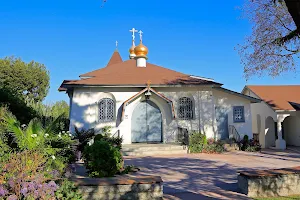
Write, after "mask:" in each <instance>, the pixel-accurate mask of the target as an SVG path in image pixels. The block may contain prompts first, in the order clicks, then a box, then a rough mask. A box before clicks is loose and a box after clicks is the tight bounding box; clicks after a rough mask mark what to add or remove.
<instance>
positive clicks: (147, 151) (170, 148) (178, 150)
mask: <svg viewBox="0 0 300 200" xmlns="http://www.w3.org/2000/svg"><path fill="white" fill-rule="evenodd" d="M122 153H123V155H124V156H153V155H155V156H159V155H171V154H187V147H185V146H181V145H177V144H124V145H122Z"/></svg>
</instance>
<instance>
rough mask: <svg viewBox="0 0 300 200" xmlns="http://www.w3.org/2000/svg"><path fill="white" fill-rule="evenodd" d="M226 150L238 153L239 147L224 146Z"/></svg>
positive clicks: (235, 145)
mask: <svg viewBox="0 0 300 200" xmlns="http://www.w3.org/2000/svg"><path fill="white" fill-rule="evenodd" d="M224 149H225V151H238V150H239V145H238V144H236V143H232V144H224Z"/></svg>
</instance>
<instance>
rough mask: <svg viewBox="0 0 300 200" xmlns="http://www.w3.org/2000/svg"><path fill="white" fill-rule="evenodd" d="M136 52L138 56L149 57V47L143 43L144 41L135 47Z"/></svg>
mask: <svg viewBox="0 0 300 200" xmlns="http://www.w3.org/2000/svg"><path fill="white" fill-rule="evenodd" d="M134 54H135V55H136V56H144V57H147V54H148V48H147V47H146V46H145V45H143V44H142V43H140V44H139V45H137V46H136V47H135V48H134Z"/></svg>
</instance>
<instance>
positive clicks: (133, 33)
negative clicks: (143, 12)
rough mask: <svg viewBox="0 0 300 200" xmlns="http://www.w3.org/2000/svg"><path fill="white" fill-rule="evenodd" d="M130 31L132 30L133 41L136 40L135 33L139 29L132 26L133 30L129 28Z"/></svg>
mask: <svg viewBox="0 0 300 200" xmlns="http://www.w3.org/2000/svg"><path fill="white" fill-rule="evenodd" d="M129 32H132V41H134V40H135V33H137V32H138V30H136V29H135V28H132V29H131V30H129Z"/></svg>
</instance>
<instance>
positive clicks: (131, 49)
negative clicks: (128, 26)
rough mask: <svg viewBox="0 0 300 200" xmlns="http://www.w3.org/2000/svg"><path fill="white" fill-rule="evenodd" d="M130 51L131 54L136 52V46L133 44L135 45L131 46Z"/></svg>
mask: <svg viewBox="0 0 300 200" xmlns="http://www.w3.org/2000/svg"><path fill="white" fill-rule="evenodd" d="M129 53H130V54H134V46H133V45H132V46H131V47H130V49H129Z"/></svg>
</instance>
